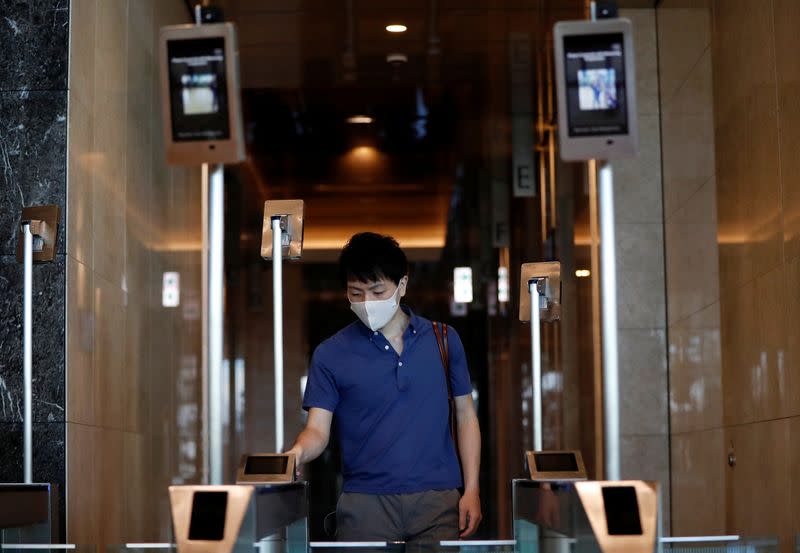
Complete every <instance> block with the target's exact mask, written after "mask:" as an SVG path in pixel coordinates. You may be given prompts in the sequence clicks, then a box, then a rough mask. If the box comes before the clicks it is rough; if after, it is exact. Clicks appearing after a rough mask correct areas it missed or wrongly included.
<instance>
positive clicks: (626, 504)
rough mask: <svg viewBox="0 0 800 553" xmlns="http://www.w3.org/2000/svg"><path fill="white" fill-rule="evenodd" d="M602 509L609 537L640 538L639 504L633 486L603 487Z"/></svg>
mask: <svg viewBox="0 0 800 553" xmlns="http://www.w3.org/2000/svg"><path fill="white" fill-rule="evenodd" d="M603 507H604V508H605V512H606V524H607V525H608V535H609V536H641V535H642V523H641V521H640V520H639V503H638V501H636V488H634V487H633V486H605V487H604V488H603Z"/></svg>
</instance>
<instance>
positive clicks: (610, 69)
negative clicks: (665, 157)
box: [553, 19, 638, 161]
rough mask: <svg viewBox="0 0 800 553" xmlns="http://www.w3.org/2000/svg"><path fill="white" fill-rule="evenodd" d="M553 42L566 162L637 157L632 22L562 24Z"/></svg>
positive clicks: (567, 22) (617, 20) (563, 153)
mask: <svg viewBox="0 0 800 553" xmlns="http://www.w3.org/2000/svg"><path fill="white" fill-rule="evenodd" d="M553 40H554V52H555V54H554V55H555V66H556V88H557V92H558V126H559V127H558V128H559V148H560V151H561V158H562V159H564V160H565V161H583V160H589V159H613V158H619V157H630V156H634V155H636V152H637V150H638V129H637V118H636V74H635V66H634V51H633V31H632V27H631V23H630V21H628V20H627V19H601V20H598V21H560V22H558V23H556V25H555V28H554V30H553Z"/></svg>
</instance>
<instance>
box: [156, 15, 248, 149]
mask: <svg viewBox="0 0 800 553" xmlns="http://www.w3.org/2000/svg"><path fill="white" fill-rule="evenodd" d="M236 48H237V47H236V28H235V27H234V25H233V24H232V23H214V24H209V25H176V26H170V27H162V29H161V36H160V62H161V89H162V94H161V101H162V116H163V119H164V142H165V145H166V153H167V161H169V162H170V163H175V164H200V163H230V162H236V161H241V160H243V159H244V136H243V132H242V115H241V107H240V99H239V94H240V87H239V63H238V53H237V49H236Z"/></svg>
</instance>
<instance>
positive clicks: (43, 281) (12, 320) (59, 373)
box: [0, 255, 66, 443]
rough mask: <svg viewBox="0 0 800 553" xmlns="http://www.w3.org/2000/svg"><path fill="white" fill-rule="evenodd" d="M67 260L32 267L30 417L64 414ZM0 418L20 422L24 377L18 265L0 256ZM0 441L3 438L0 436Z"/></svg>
mask: <svg viewBox="0 0 800 553" xmlns="http://www.w3.org/2000/svg"><path fill="white" fill-rule="evenodd" d="M65 269H66V268H65V263H64V256H63V255H59V256H57V257H56V260H55V261H54V262H52V263H44V264H41V265H35V266H34V268H33V328H32V330H33V341H34V347H33V356H32V366H33V418H34V421H35V422H56V421H63V420H64V407H65V403H64V402H65V397H64V396H65V390H64V387H65V381H64V370H65V369H64V364H65V359H64V357H65V320H64V314H65V305H64V303H65V297H66V296H65ZM0 290H3V292H2V294H0V320H2V321H3V326H2V330H0V422H20V421H22V411H23V402H24V399H23V379H22V349H23V345H22V265H20V264H19V263H17V260H16V258H15V257H10V256H0ZM0 443H2V442H0Z"/></svg>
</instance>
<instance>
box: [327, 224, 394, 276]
mask: <svg viewBox="0 0 800 553" xmlns="http://www.w3.org/2000/svg"><path fill="white" fill-rule="evenodd" d="M407 273H408V259H406V254H405V253H404V252H403V250H402V249H401V248H400V244H398V243H397V240H395V239H394V238H392V237H391V236H384V235H382V234H376V233H374V232H360V233H358V234H354V235H353V236H352V237H351V238H350V240H349V241H348V242H347V244H346V245H345V247H344V248H342V253H341V254H339V276H340V277H341V279H342V283H343V284H345V285H347V281H348V280H354V279H355V280H359V281H361V282H370V281H375V280H380V279H381V278H388V279H389V280H391V281H392V282H394V283H395V284H400V279H402V278H403V277H404V276H406V274H407Z"/></svg>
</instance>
